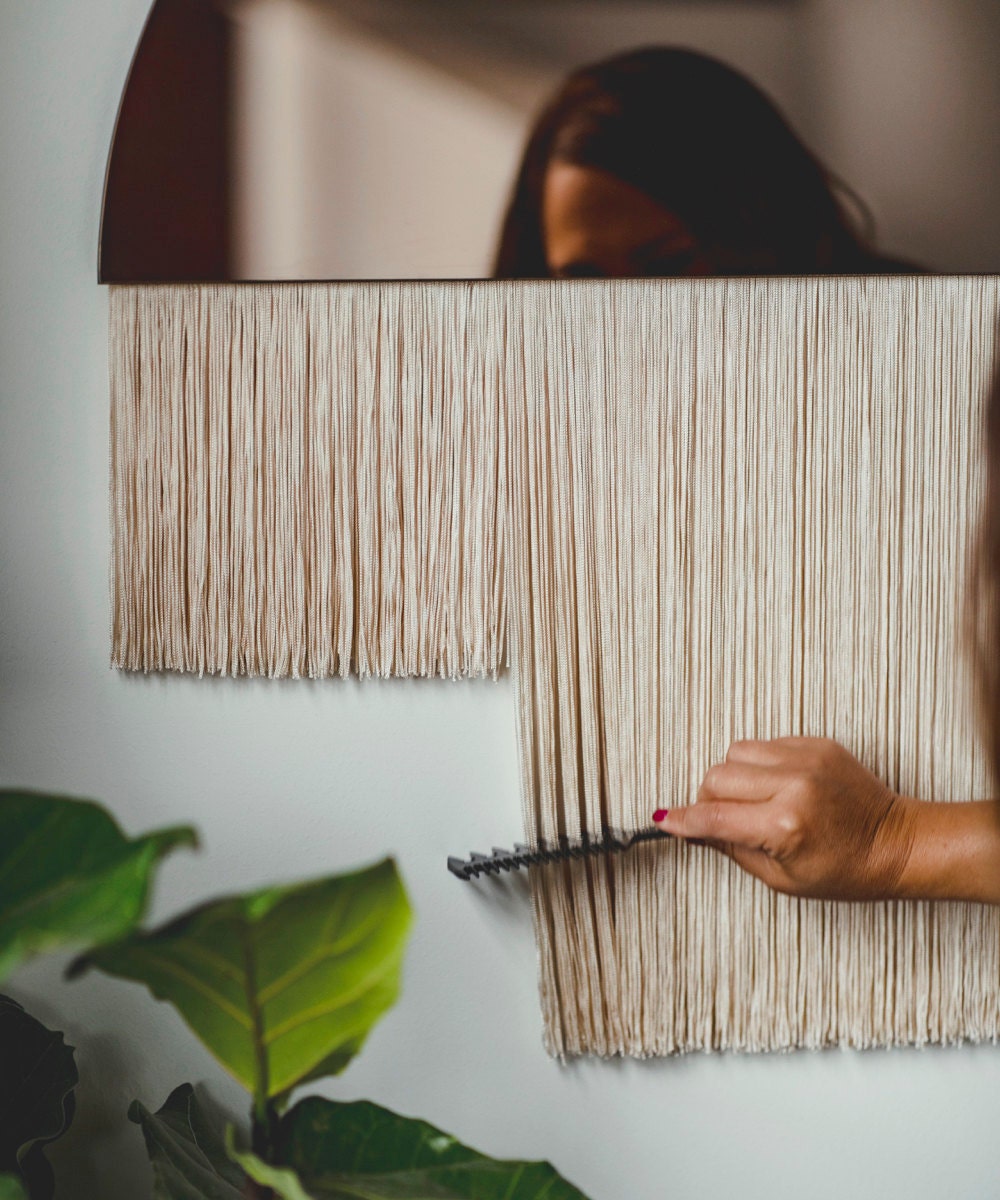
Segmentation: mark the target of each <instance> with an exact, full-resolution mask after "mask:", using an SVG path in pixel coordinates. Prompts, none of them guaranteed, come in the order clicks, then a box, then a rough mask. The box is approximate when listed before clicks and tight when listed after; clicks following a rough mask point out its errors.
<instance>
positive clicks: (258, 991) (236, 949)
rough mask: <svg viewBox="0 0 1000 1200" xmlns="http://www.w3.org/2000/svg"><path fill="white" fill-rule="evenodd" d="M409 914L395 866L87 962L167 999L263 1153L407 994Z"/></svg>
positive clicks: (126, 943)
mask: <svg viewBox="0 0 1000 1200" xmlns="http://www.w3.org/2000/svg"><path fill="white" fill-rule="evenodd" d="M410 915H411V914H410V906H409V903H408V901H407V899H406V894H405V892H404V891H403V884H402V881H401V880H400V878H399V874H398V872H397V871H396V866H395V863H393V862H392V861H391V860H389V859H387V860H385V861H384V862H380V863H378V864H377V865H375V866H373V867H369V868H367V869H365V870H361V871H354V872H351V873H350V874H347V875H337V876H333V877H331V878H328V879H321V880H319V881H318V882H314V883H306V884H299V885H297V886H293V887H284V888H267V889H265V890H264V891H259V892H251V893H249V894H248V895H244V896H236V897H232V898H230V899H226V900H218V901H215V902H214V903H211V904H206V905H204V906H202V907H200V908H196V909H194V910H193V911H192V912H189V913H187V914H185V915H184V916H181V917H178V918H177V919H176V920H174V921H171V922H170V923H169V924H168V925H165V926H163V927H162V928H161V929H157V930H154V931H152V932H150V933H134V934H131V935H130V936H128V937H126V938H124V939H122V940H121V941H119V942H115V943H113V944H111V945H108V946H102V947H100V948H98V949H97V950H94V951H92V952H91V953H90V954H88V955H85V956H84V957H83V958H81V959H79V960H77V962H76V963H75V964H74V965H73V967H72V968H71V973H73V974H76V973H79V972H80V971H81V970H84V969H86V968H87V967H89V966H95V967H98V968H100V970H102V971H104V972H105V973H106V974H109V975H116V976H119V977H121V978H124V979H131V980H134V981H136V982H139V983H144V984H145V985H146V986H147V987H148V988H149V990H150V991H151V992H152V993H153V995H154V996H157V997H158V998H159V999H161V1000H168V1001H169V1002H170V1003H171V1004H173V1005H174V1007H175V1008H176V1009H177V1011H178V1012H179V1013H180V1014H181V1016H182V1017H183V1018H184V1020H185V1021H186V1022H187V1023H188V1025H189V1026H190V1027H191V1029H192V1030H193V1032H194V1033H195V1034H196V1035H197V1036H198V1037H199V1038H200V1039H201V1041H202V1042H203V1043H204V1045H205V1047H206V1048H207V1049H208V1050H209V1051H210V1052H211V1053H212V1054H214V1055H215V1057H216V1058H217V1059H218V1060H219V1062H220V1063H221V1064H222V1065H223V1066H224V1067H225V1068H226V1069H227V1070H228V1071H229V1072H230V1073H231V1074H232V1075H233V1076H235V1078H236V1079H237V1080H239V1082H240V1083H242V1084H243V1086H244V1087H245V1088H247V1090H248V1091H250V1092H251V1094H252V1095H253V1118H254V1148H255V1149H258V1150H261V1149H265V1148H266V1147H267V1144H268V1140H269V1138H270V1131H271V1128H272V1126H273V1124H274V1120H275V1114H276V1113H277V1111H278V1110H279V1109H280V1107H281V1102H282V1101H283V1100H284V1098H285V1097H286V1096H287V1095H288V1093H289V1092H290V1091H291V1090H292V1088H294V1087H297V1086H298V1085H299V1084H302V1083H305V1082H307V1081H308V1080H310V1079H316V1078H318V1077H320V1076H324V1075H336V1074H338V1073H339V1072H340V1071H342V1070H343V1069H344V1067H345V1066H346V1065H347V1064H348V1062H350V1060H351V1059H352V1058H353V1057H354V1055H355V1054H356V1053H357V1052H358V1050H359V1049H360V1048H361V1045H362V1043H363V1042H364V1040H365V1038H366V1036H367V1035H368V1032H369V1030H370V1029H371V1028H372V1026H373V1025H374V1024H375V1023H376V1021H378V1019H379V1017H381V1016H382V1015H383V1014H384V1013H385V1012H386V1011H388V1009H389V1008H391V1007H392V1005H393V1004H394V1003H395V1001H396V997H397V996H398V994H399V984H400V973H401V968H402V961H403V950H404V947H405V944H406V935H407V931H408V929H409V925H410Z"/></svg>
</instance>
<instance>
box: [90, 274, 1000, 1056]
mask: <svg viewBox="0 0 1000 1200" xmlns="http://www.w3.org/2000/svg"><path fill="white" fill-rule="evenodd" d="M998 287H1000V281H997V280H996V279H989V278H963V279H942V278H919V279H885V278H878V279H876V278H853V279H826V280H815V279H812V280H810V279H796V280H730V281H723V280H719V281H698V282H693V281H692V282H685V281H662V280H661V281H621V282H595V281H586V282H585V281H579V282H564V283H560V284H559V285H558V286H553V285H551V284H541V283H490V282H484V283H476V284H435V285H426V284H419V285H417V284H358V285H353V284H352V285H335V286H331V285H319V284H316V285H288V284H275V285H261V286H210V287H195V286H191V287H188V286H184V287H117V288H113V289H112V290H111V330H112V339H111V360H112V395H113V405H112V478H111V484H112V503H113V514H112V527H113V546H112V581H113V582H112V590H113V631H112V640H113V661H114V663H115V665H116V666H119V667H122V668H125V669H128V670H141V671H159V670H178V671H195V672H198V673H212V674H223V675H237V674H251V675H254V674H256V675H269V676H282V675H290V676H311V677H321V676H326V675H346V674H347V673H349V672H356V673H358V674H360V675H380V676H385V675H446V676H462V675H476V674H492V673H495V672H496V671H497V670H498V668H499V667H500V666H501V665H502V663H503V660H504V657H505V653H506V626H507V623H508V621H509V623H510V635H511V642H512V647H511V652H512V657H513V660H514V662H515V668H516V676H517V704H518V726H519V739H520V749H521V764H522V775H523V790H524V808H525V823H526V827H527V830H528V834H529V836H530V837H533V838H539V837H546V838H550V837H552V836H554V835H557V834H562V833H566V834H570V835H576V834H579V833H581V832H583V831H584V830H595V829H597V828H599V827H600V826H601V825H603V824H611V825H616V826H621V827H625V828H631V827H635V826H641V825H644V824H646V823H647V822H648V819H649V814H650V813H651V812H652V810H653V809H654V808H656V807H658V806H663V805H676V804H679V803H685V802H687V801H689V800H690V799H691V798H692V797H693V796H694V793H695V790H696V788H697V785H698V783H699V782H700V779H701V777H702V775H703V773H704V771H705V769H706V768H707V767H708V766H709V764H710V763H711V762H713V761H716V760H717V759H719V758H721V757H722V756H723V755H724V754H725V751H726V749H727V747H728V744H729V743H730V741H732V740H733V739H735V738H738V737H742V736H759V737H769V736H778V735H785V734H794V733H807V734H821V733H822V734H827V735H829V736H831V737H835V738H837V739H838V740H839V741H841V742H843V743H844V744H845V745H847V746H848V748H850V749H851V750H852V751H854V752H855V753H856V754H857V755H858V756H859V757H860V758H861V759H862V760H863V761H864V762H865V763H867V764H868V765H869V766H870V767H871V768H872V769H873V770H875V771H876V772H878V773H879V774H880V775H882V776H883V777H884V778H885V779H886V780H888V781H889V782H890V783H892V784H893V785H894V786H897V787H899V788H901V789H902V790H904V791H908V792H911V793H914V794H917V795H920V796H923V797H927V798H934V799H948V800H966V799H970V798H973V797H976V796H985V795H988V794H990V783H989V777H988V772H987V769H986V762H985V758H984V756H983V754H982V752H981V749H980V748H979V746H978V744H977V740H976V737H975V732H974V724H975V722H974V718H973V714H972V711H971V708H972V699H971V698H972V688H971V685H970V680H969V671H968V668H967V664H966V663H965V662H964V660H963V657H962V653H961V648H960V643H961V634H960V621H961V616H960V614H961V612H962V602H963V591H964V580H965V570H966V558H967V548H968V545H969V541H970V532H971V530H972V529H973V527H974V524H975V518H976V514H977V508H978V504H979V499H980V494H981V437H980V430H981V424H982V406H981V403H980V399H981V396H982V394H983V390H984V385H985V381H986V378H987V375H988V372H989V368H990V364H991V362H992V359H993V355H994V350H995V323H996V320H997V317H998V314H1000V305H998ZM508 585H509V594H510V600H509V602H508V601H507V600H506V598H505V591H506V589H507V588H508ZM508 606H509V611H508ZM533 895H534V905H535V916H536V931H537V937H538V946H539V957H540V970H541V994H542V1006H543V1012H544V1018H545V1027H546V1039H547V1044H548V1047H549V1049H550V1051H551V1052H552V1053H553V1054H556V1055H560V1056H565V1055H573V1054H583V1053H593V1054H600V1055H613V1054H632V1055H650V1054H665V1053H672V1052H676V1051H684V1050H694V1049H709V1048H712V1049H721V1048H724V1047H731V1048H738V1049H743V1050H775V1049H785V1048H788V1047H792V1046H823V1045H827V1044H831V1043H846V1044H849V1045H854V1046H871V1045H889V1044H893V1043H897V1042H907V1043H917V1044H922V1043H925V1042H951V1041H958V1040H972V1041H978V1040H982V1039H991V1040H993V1039H996V1038H997V1036H998V1033H1000V913H998V912H997V910H995V909H993V908H989V907H977V906H974V905H963V904H937V905H930V904H919V903H891V904H864V905H856V904H851V905H847V904H845V905H837V904H825V903H819V902H815V901H800V900H796V899H791V898H788V897H784V896H778V895H775V894H773V893H771V892H770V891H768V890H767V889H766V888H764V887H763V886H762V885H760V884H758V883H756V882H755V881H754V880H752V879H750V878H749V877H748V876H746V875H744V874H743V873H742V872H741V871H739V869H738V868H736V867H735V866H734V865H733V864H732V863H730V862H729V861H728V860H727V859H725V858H722V857H720V856H718V855H715V854H713V853H711V852H710V851H707V850H704V849H702V848H699V847H688V846H683V845H666V846H664V845H657V846H654V847H647V848H645V849H639V850H636V851H633V852H631V853H630V854H629V855H626V856H623V857H622V858H620V859H615V860H611V861H606V862H601V861H593V862H590V863H587V864H584V863H578V864H573V865H572V866H569V867H567V868H566V869H565V870H557V869H548V870H545V871H538V872H535V873H533Z"/></svg>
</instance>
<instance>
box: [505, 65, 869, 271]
mask: <svg viewBox="0 0 1000 1200" xmlns="http://www.w3.org/2000/svg"><path fill="white" fill-rule="evenodd" d="M553 161H562V162H569V163H574V164H576V165H577V166H583V167H594V168H597V169H600V170H603V171H607V172H609V173H610V174H612V175H614V176H615V177H616V178H618V179H620V180H622V181H623V182H625V183H629V184H631V185H632V186H633V187H636V188H638V189H639V190H640V191H642V192H645V193H646V194H647V195H648V196H650V197H652V199H654V200H656V201H658V202H659V203H660V204H662V205H663V206H664V207H665V208H667V209H669V210H670V211H671V212H672V213H675V214H676V215H677V216H679V217H680V218H681V219H682V220H683V221H684V222H685V224H687V226H688V227H689V228H690V229H691V231H692V232H693V233H694V235H695V236H696V237H697V239H698V240H699V242H701V244H702V245H703V246H704V247H706V249H708V251H709V252H710V253H711V252H713V251H714V252H715V253H714V257H715V258H716V260H717V261H720V262H722V263H725V261H726V259H727V255H729V254H731V255H732V256H733V257H734V258H735V259H737V260H739V259H743V260H745V259H747V258H748V257H749V258H752V257H753V255H754V253H755V252H757V253H758V256H759V254H760V252H762V251H763V252H766V257H767V261H768V262H771V263H773V264H774V271H775V273H778V274H786V273H787V274H817V273H833V272H837V273H839V272H843V273H854V272H862V271H878V270H880V269H882V270H884V269H887V267H888V264H883V263H882V260H879V259H877V258H876V257H875V255H874V254H873V253H872V252H871V251H870V250H869V249H868V247H867V245H866V241H865V238H864V237H863V236H862V235H861V234H860V233H859V232H858V231H857V230H856V229H855V227H854V224H853V222H852V220H851V219H850V217H849V216H848V214H847V212H846V210H845V207H844V206H843V204H842V203H841V200H840V199H839V198H838V196H837V191H838V190H839V191H840V193H841V195H843V196H845V197H850V199H851V201H852V202H853V204H854V205H855V206H856V207H857V208H859V209H860V210H861V212H862V213H864V215H865V217H866V218H867V213H866V212H865V211H864V209H863V206H861V205H860V202H859V201H858V200H857V198H856V197H854V196H852V195H851V194H850V193H849V192H848V190H847V189H846V188H845V187H844V186H843V185H841V184H839V183H837V182H836V181H835V180H834V179H833V177H832V176H831V175H830V173H829V172H828V171H827V170H826V169H825V168H824V167H823V166H822V164H821V163H820V162H819V161H818V160H817V159H816V158H815V157H814V156H813V154H811V153H810V151H809V150H808V149H807V148H806V146H805V145H804V143H803V142H802V141H801V139H800V138H799V137H798V136H797V135H796V134H795V133H794V131H793V130H792V128H791V126H790V125H789V124H788V123H787V121H785V119H784V117H782V115H781V113H780V112H778V110H777V108H776V107H775V106H774V104H773V103H772V102H771V101H770V100H769V99H768V97H767V96H765V95H764V93H763V92H762V91H761V90H760V89H759V88H758V87H756V86H755V85H754V84H753V83H751V82H750V80H749V79H747V78H745V76H743V75H741V74H739V72H737V71H734V70H733V69H732V68H730V67H727V66H725V65H724V64H723V63H721V62H718V61H717V60H716V59H713V58H708V57H706V56H705V55H703V54H697V53H695V52H693V51H690V50H679V49H673V48H666V47H651V48H648V49H643V50H635V51H632V52H630V53H628V54H622V55H618V56H616V57H614V58H609V59H607V60H605V61H604V62H599V63H595V64H593V65H592V66H587V67H582V68H580V69H579V70H578V71H575V72H574V73H573V74H572V75H570V77H569V78H568V79H567V80H566V82H565V83H564V84H563V85H562V87H561V88H560V89H559V91H558V92H557V93H556V95H555V96H554V97H553V98H552V100H551V101H550V102H549V103H548V104H547V105H546V107H545V109H544V110H543V111H542V113H541V115H540V116H539V118H538V120H537V122H536V123H535V127H534V129H533V131H532V133H531V136H530V138H529V140H528V144H527V147H526V148H525V152H524V157H523V159H522V161H521V165H520V169H519V171H518V174H517V179H516V182H515V184H514V189H513V194H512V197H511V200H510V205H509V207H508V209H507V213H506V216H505V219H504V222H503V228H502V232H501V237H500V245H499V249H498V252H497V257H496V262H495V265H494V276H495V277H496V278H501V279H524V278H542V277H545V276H547V275H548V274H549V268H548V263H547V259H546V253H545V236H544V230H543V227H542V196H543V189H544V184H545V173H546V170H547V168H548V166H549V164H550V162H553ZM869 223H870V222H869Z"/></svg>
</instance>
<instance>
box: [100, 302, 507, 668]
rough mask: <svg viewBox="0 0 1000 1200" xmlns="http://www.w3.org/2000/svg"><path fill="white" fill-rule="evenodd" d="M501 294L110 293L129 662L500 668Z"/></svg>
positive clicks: (124, 650)
mask: <svg viewBox="0 0 1000 1200" xmlns="http://www.w3.org/2000/svg"><path fill="white" fill-rule="evenodd" d="M498 300H499V297H498V295H497V294H496V292H494V291H491V290H489V289H485V290H484V289H476V288H473V287H470V286H467V285H453V286H444V287H440V286H439V287H413V286H410V287H402V288H401V287H399V286H394V285H391V284H390V285H378V284H370V285H366V284H359V285H351V286H329V285H322V284H310V285H288V284H275V285H248V286H239V285H236V286H225V285H224V286H214V285H213V286H161V287H157V286H140V287H131V286H130V287H113V288H111V368H112V374H111V390H112V417H111V419H112V436H111V460H112V461H111V493H112V663H113V665H115V666H116V667H121V668H124V669H126V670H131V671H164V670H167V671H195V672H198V673H199V674H202V673H206V674H219V675H267V676H272V677H276V676H292V677H294V678H298V677H300V676H301V677H313V678H318V677H323V676H329V675H347V674H349V673H351V672H354V673H357V674H359V675H362V676H368V675H378V676H390V675H417V676H431V675H443V676H452V677H459V676H466V675H486V674H495V673H496V671H497V670H498V668H499V667H501V666H502V665H503V661H504V658H505V653H506V652H505V647H504V630H505V626H506V616H505V608H504V605H505V594H504V553H505V549H504V532H505V527H504V521H503V514H504V512H505V509H506V495H505V491H504V489H505V487H506V468H505V463H504V457H503V456H504V452H505V445H504V439H503V438H502V437H501V431H502V429H503V410H502V408H501V406H500V404H499V398H500V397H501V396H502V395H503V388H502V386H501V384H502V380H501V377H500V355H501V353H502V343H498V341H497V340H496V339H495V338H493V337H492V336H486V331H493V330H496V329H497V328H499V327H500V320H499V316H498V312H497V304H498Z"/></svg>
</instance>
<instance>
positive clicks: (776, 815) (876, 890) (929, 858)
mask: <svg viewBox="0 0 1000 1200" xmlns="http://www.w3.org/2000/svg"><path fill="white" fill-rule="evenodd" d="M654 821H655V823H656V824H657V825H659V826H660V828H661V829H664V830H666V831H667V832H668V833H672V834H674V835H675V836H677V837H683V838H688V839H690V840H693V841H697V842H700V843H703V844H705V845H709V846H712V847H714V848H716V849H718V850H720V851H722V852H723V853H724V854H727V855H729V857H730V858H732V859H734V860H735V861H736V862H737V863H739V865H740V866H742V867H743V868H744V869H745V870H747V871H749V872H750V873H751V874H752V875H756V876H757V878H758V879H762V880H763V881H764V882H765V883H766V884H768V885H769V886H770V887H773V888H776V889H777V890H778V891H781V892H788V893H790V894H792V895H797V896H812V897H817V898H822V899H827V900H883V899H929V900H974V901H982V902H984V903H989V904H1000V802H998V801H993V800H984V801H977V802H975V803H971V804H947V803H944V804H943V803H932V802H930V801H925V800H916V799H912V798H910V797H905V796H899V795H897V794H896V793H895V792H893V791H892V790H891V789H890V788H888V787H886V785H885V784H884V783H882V782H881V781H880V780H879V779H877V778H876V777H875V776H874V775H873V774H872V773H871V772H870V771H868V770H866V769H865V768H864V767H863V766H862V765H861V764H860V763H859V762H858V761H857V759H856V758H854V757H853V756H852V755H851V754H849V753H848V752H847V751H846V750H845V749H844V748H843V747H842V746H840V745H838V744H837V743H836V742H832V741H829V740H827V739H825V738H779V739H777V740H775V741H745V742H736V743H734V744H733V746H732V747H730V750H729V754H728V755H727V757H726V761H725V762H724V763H719V764H718V765H717V766H714V767H712V768H711V770H710V771H709V772H708V774H707V775H706V776H705V781H704V783H703V784H702V786H701V788H700V790H699V792H698V797H697V802H696V803H695V804H693V805H690V806H689V807H687V808H677V809H672V810H670V811H669V812H668V811H665V810H661V811H659V812H657V813H655V814H654Z"/></svg>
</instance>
